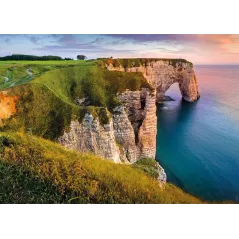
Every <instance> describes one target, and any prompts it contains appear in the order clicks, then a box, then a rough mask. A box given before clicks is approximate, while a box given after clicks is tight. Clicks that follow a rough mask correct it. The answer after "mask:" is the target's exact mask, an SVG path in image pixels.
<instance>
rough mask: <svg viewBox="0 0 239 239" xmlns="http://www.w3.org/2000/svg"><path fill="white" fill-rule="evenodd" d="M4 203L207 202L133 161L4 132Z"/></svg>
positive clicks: (0, 179) (0, 195)
mask: <svg viewBox="0 0 239 239" xmlns="http://www.w3.org/2000/svg"><path fill="white" fill-rule="evenodd" d="M0 184H1V187H0V203H201V201H200V200H198V199H196V198H194V197H193V196H190V195H188V194H186V193H184V192H183V191H182V190H180V189H178V188H177V187H175V186H173V185H171V184H166V186H165V188H161V187H159V185H158V182H157V181H156V180H155V179H153V178H150V177H149V176H147V175H146V174H145V173H144V172H143V171H141V170H140V169H137V168H133V167H132V166H130V165H120V164H115V163H112V162H110V161H107V160H102V159H101V158H99V157H96V156H93V155H91V154H80V153H76V152H74V151H69V150H66V149H64V148H63V147H61V146H59V145H57V144H55V143H52V142H50V141H47V140H43V139H40V138H37V137H33V136H28V135H22V134H16V133H11V134H9V133H8V134H7V133H1V134H0Z"/></svg>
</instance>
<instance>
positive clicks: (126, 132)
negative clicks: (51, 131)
mask: <svg viewBox="0 0 239 239" xmlns="http://www.w3.org/2000/svg"><path fill="white" fill-rule="evenodd" d="M118 99H119V100H120V102H121V103H122V106H118V107H116V108H115V109H114V110H113V114H112V118H111V119H110V121H109V123H108V124H104V125H100V122H99V119H98V118H95V119H94V118H93V116H92V115H90V114H86V115H85V117H84V119H83V121H82V122H81V123H79V122H78V121H73V122H71V125H70V130H69V131H65V132H64V135H63V136H61V137H60V138H59V142H60V143H61V144H62V145H64V146H66V147H67V148H71V149H75V150H78V151H82V152H93V153H95V154H97V155H100V156H102V157H105V158H107V159H111V160H113V161H114V162H117V163H119V162H130V163H134V162H135V161H136V160H137V159H139V158H142V157H150V158H154V157H155V150H156V133H157V130H156V129H157V119H156V106H155V94H153V93H151V92H149V90H147V89H142V90H141V91H128V90H127V91H125V92H124V93H122V94H119V95H118Z"/></svg>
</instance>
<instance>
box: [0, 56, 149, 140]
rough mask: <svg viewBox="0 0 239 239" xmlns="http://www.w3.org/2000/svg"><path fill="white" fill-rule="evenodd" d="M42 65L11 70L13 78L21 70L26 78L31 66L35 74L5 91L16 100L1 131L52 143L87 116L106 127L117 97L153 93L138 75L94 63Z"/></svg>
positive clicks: (141, 76) (79, 62) (21, 65)
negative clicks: (142, 91) (80, 100)
mask: <svg viewBox="0 0 239 239" xmlns="http://www.w3.org/2000/svg"><path fill="white" fill-rule="evenodd" d="M41 63H42V64H40V63H39V64H36V65H32V63H31V64H30V65H27V64H25V63H23V64H20V65H16V66H14V68H13V72H14V74H13V75H14V76H15V78H17V74H16V73H15V70H17V72H18V70H19V69H21V70H20V72H21V73H23V72H25V74H26V71H27V69H29V67H30V66H31V68H30V69H31V71H32V72H33V73H34V70H35V71H36V72H37V74H34V76H32V77H31V78H33V77H35V78H34V79H31V81H29V80H27V81H26V82H24V81H22V83H21V85H20V84H19V85H18V86H15V87H11V88H8V95H11V96H15V97H17V99H18V100H17V113H16V114H15V115H14V116H13V117H12V118H10V119H7V120H4V123H5V126H4V127H2V130H14V131H16V130H18V129H20V128H21V129H23V130H25V131H29V130H30V131H31V132H32V133H33V134H36V135H39V136H43V137H45V138H48V139H51V140H54V139H57V138H58V137H59V136H60V135H62V134H63V132H64V130H65V129H67V128H68V127H69V125H70V122H71V121H72V120H76V119H78V120H79V121H81V120H82V119H83V117H84V115H85V113H86V112H90V113H91V114H92V115H93V116H94V117H98V118H99V120H100V122H101V123H102V124H105V123H107V122H108V120H109V118H110V117H111V114H110V112H108V110H110V111H111V110H112V109H113V108H114V107H115V106H116V105H118V104H119V101H118V99H117V97H116V96H117V93H119V92H122V91H124V90H125V89H129V90H134V91H135V90H139V89H140V88H142V87H146V88H149V89H152V87H151V85H150V84H149V83H148V82H147V81H146V80H145V78H144V77H143V75H142V74H141V73H127V72H110V71H107V70H104V69H102V68H101V67H99V66H97V65H96V64H95V62H94V61H89V62H87V61H78V64H77V65H75V66H74V65H72V64H70V63H67V64H66V65H64V64H62V65H58V64H56V63H55V64H52V65H51V64H50V65H45V63H43V62H41ZM9 64H10V63H9ZM10 65H11V64H10ZM0 66H1V65H0ZM4 66H5V65H4ZM5 67H6V66H5ZM11 67H13V66H11ZM47 67H48V68H47ZM0 69H1V67H0ZM2 69H3V67H2ZM41 70H42V71H41ZM8 72H9V70H8ZM39 72H40V73H39ZM23 75H24V74H23ZM0 87H1V85H0ZM77 98H87V99H88V101H89V102H90V105H86V106H80V105H78V104H77V102H76V99H77Z"/></svg>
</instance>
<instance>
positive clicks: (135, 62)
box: [97, 58, 193, 68]
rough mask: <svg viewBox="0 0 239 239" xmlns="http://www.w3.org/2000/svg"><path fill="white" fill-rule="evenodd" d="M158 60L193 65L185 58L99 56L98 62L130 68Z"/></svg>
mask: <svg viewBox="0 0 239 239" xmlns="http://www.w3.org/2000/svg"><path fill="white" fill-rule="evenodd" d="M157 61H167V62H169V65H172V66H174V67H176V64H177V63H187V64H189V65H190V66H193V63H192V62H190V61H187V60H185V59H180V58H179V59H173V58H125V59H122V58H118V59H113V58H98V62H97V63H98V64H99V65H100V66H102V67H105V64H106V65H109V64H112V65H113V66H114V67H120V66H122V67H123V68H130V67H139V66H146V65H147V64H149V63H151V62H157Z"/></svg>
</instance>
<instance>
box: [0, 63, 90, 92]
mask: <svg viewBox="0 0 239 239" xmlns="http://www.w3.org/2000/svg"><path fill="white" fill-rule="evenodd" d="M92 64H94V61H0V90H3V89H7V88H9V87H12V86H16V85H21V84H25V83H27V82H29V81H31V80H32V79H34V78H36V77H39V76H40V75H42V74H44V73H45V72H47V71H51V70H54V69H61V68H68V67H72V66H76V65H77V66H86V65H92ZM29 69H30V72H32V74H33V75H32V76H29V74H28V73H27V70H29ZM4 77H8V78H9V80H8V82H7V83H5V79H4Z"/></svg>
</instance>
